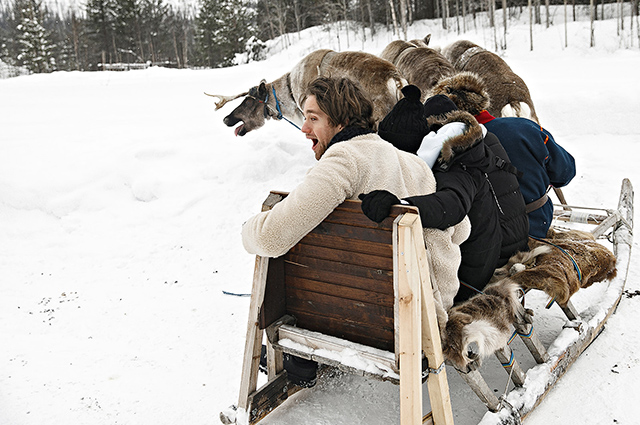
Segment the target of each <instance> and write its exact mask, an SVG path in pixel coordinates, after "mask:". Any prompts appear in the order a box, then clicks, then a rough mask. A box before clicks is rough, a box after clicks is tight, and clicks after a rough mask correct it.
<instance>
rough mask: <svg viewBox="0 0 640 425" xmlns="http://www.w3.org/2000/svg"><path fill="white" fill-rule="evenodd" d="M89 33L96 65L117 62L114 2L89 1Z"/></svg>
mask: <svg viewBox="0 0 640 425" xmlns="http://www.w3.org/2000/svg"><path fill="white" fill-rule="evenodd" d="M86 12H87V22H86V25H87V32H88V38H89V40H91V42H92V43H93V49H92V50H93V51H94V52H95V56H94V58H93V60H94V61H95V62H96V63H104V62H107V63H112V62H115V61H116V52H115V50H114V47H113V46H114V39H113V37H114V33H115V30H114V20H115V11H114V4H113V1H112V0H88V1H87V6H86Z"/></svg>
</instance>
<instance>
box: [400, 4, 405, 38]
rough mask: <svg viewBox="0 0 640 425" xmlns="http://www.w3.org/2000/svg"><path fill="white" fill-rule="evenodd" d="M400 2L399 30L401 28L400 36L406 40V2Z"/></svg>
mask: <svg viewBox="0 0 640 425" xmlns="http://www.w3.org/2000/svg"><path fill="white" fill-rule="evenodd" d="M399 1H400V5H399V6H400V7H399V9H400V28H402V35H403V36H404V39H405V40H406V39H407V0H399Z"/></svg>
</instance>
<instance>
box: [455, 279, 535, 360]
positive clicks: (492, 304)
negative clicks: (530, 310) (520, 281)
mask: <svg viewBox="0 0 640 425" xmlns="http://www.w3.org/2000/svg"><path fill="white" fill-rule="evenodd" d="M520 293H521V289H520V287H519V286H518V285H517V284H516V283H515V282H514V281H512V280H510V279H508V278H507V279H504V280H501V281H499V282H496V283H491V284H489V285H487V286H486V287H485V289H484V291H483V293H481V294H477V295H474V296H473V297H471V298H469V299H468V300H466V301H463V302H461V303H459V304H457V305H455V306H453V307H452V308H451V309H450V310H449V319H448V321H447V325H446V327H445V329H444V331H443V332H442V348H443V353H444V356H445V358H446V359H447V360H448V361H449V362H450V363H451V364H453V365H454V366H455V367H456V368H457V369H458V370H461V371H463V372H466V371H468V370H470V369H474V368H477V367H479V366H480V364H481V362H482V359H483V358H485V357H487V356H489V355H491V354H493V353H494V352H495V351H496V350H498V349H500V348H502V347H504V346H505V345H506V344H507V343H508V342H509V338H510V337H511V335H512V324H513V323H514V322H516V321H517V322H522V321H523V320H525V319H524V317H525V314H526V312H525V310H524V307H522V305H521V304H520V302H519V294H520Z"/></svg>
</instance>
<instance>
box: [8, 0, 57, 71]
mask: <svg viewBox="0 0 640 425" xmlns="http://www.w3.org/2000/svg"><path fill="white" fill-rule="evenodd" d="M16 5H17V7H16V10H18V11H19V15H18V16H19V22H18V25H17V26H16V40H17V46H16V48H17V51H18V55H17V57H16V59H17V62H18V64H19V65H22V66H24V67H25V68H27V69H28V70H29V71H31V72H51V71H54V70H55V59H54V58H53V47H54V45H53V43H52V42H51V39H50V36H49V34H48V33H47V31H46V30H45V29H44V27H43V26H42V24H41V22H42V21H43V20H44V10H43V8H42V3H41V2H40V1H38V0H21V1H19V2H16Z"/></svg>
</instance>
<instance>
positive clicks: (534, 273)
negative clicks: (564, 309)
mask: <svg viewBox="0 0 640 425" xmlns="http://www.w3.org/2000/svg"><path fill="white" fill-rule="evenodd" d="M545 240H547V241H549V242H551V243H553V244H554V245H556V246H557V247H560V248H562V249H563V250H564V251H566V252H567V253H569V254H571V256H572V257H573V259H574V260H575V261H576V263H577V264H578V267H579V268H580V272H581V273H582V279H578V272H577V271H576V269H575V266H574V265H573V262H572V261H571V258H569V256H568V255H567V254H565V253H563V252H562V251H561V250H560V249H559V248H557V247H556V246H553V245H549V244H547V243H545V242H540V241H538V240H535V239H531V238H530V239H529V248H530V249H531V251H529V252H519V253H517V254H515V255H514V256H513V257H511V258H510V259H509V262H508V263H507V264H505V265H504V266H503V267H501V268H499V269H497V270H496V271H495V272H494V275H493V278H492V281H496V280H499V279H503V278H505V277H509V279H511V280H512V281H514V282H516V283H517V284H518V285H520V286H522V287H523V288H525V289H539V290H541V291H544V292H546V293H547V295H549V297H551V298H552V299H555V300H556V302H557V303H558V304H560V305H566V303H567V301H569V298H571V296H572V295H573V294H575V293H576V292H577V291H578V290H579V289H580V288H587V287H589V286H591V285H592V284H594V283H595V282H601V281H603V280H611V279H613V278H614V277H615V276H616V273H617V271H616V257H615V256H614V255H613V253H612V252H611V251H609V250H608V249H607V248H606V247H604V246H603V245H601V244H599V243H598V242H596V241H595V238H594V237H593V235H592V234H591V233H587V232H582V231H579V230H569V231H564V232H561V231H556V230H554V229H553V228H551V229H549V232H548V233H547V238H546V239H545Z"/></svg>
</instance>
